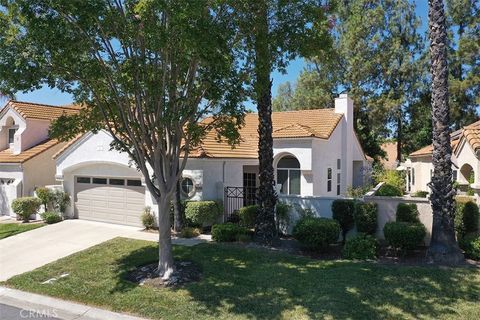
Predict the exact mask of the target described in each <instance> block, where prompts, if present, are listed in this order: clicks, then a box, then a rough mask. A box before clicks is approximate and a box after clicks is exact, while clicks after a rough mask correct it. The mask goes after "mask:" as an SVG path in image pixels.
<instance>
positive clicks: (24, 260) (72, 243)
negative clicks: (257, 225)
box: [0, 220, 208, 281]
mask: <svg viewBox="0 0 480 320" xmlns="http://www.w3.org/2000/svg"><path fill="white" fill-rule="evenodd" d="M116 237H126V238H134V239H140V240H149V241H157V239H158V235H157V233H148V232H143V231H141V229H139V228H135V227H128V226H120V225H114V224H108V223H100V222H92V221H85V220H66V221H63V222H61V223H57V224H52V225H48V226H45V227H42V228H38V229H35V230H31V231H27V232H24V233H20V234H18V235H15V236H12V237H8V238H5V239H2V240H0V281H5V280H7V279H9V278H11V277H13V276H15V275H18V274H22V273H24V272H27V271H31V270H34V269H36V268H38V267H41V266H43V265H45V264H47V263H50V262H52V261H55V260H58V259H60V258H63V257H66V256H69V255H71V254H72V253H75V252H78V251H81V250H84V249H87V248H89V247H91V246H94V245H97V244H99V243H102V242H104V241H107V240H110V239H113V238H116ZM207 240H208V239H198V238H197V239H177V240H174V241H173V243H176V244H180V245H195V244H197V243H199V242H203V241H207Z"/></svg>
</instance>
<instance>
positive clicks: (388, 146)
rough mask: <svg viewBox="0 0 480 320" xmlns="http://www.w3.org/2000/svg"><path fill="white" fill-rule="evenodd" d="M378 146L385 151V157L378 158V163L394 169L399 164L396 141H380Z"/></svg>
mask: <svg viewBox="0 0 480 320" xmlns="http://www.w3.org/2000/svg"><path fill="white" fill-rule="evenodd" d="M380 148H381V149H382V150H383V151H384V152H385V158H382V159H380V163H381V164H382V165H383V167H384V168H385V169H388V170H395V169H396V168H397V167H398V165H399V164H398V162H397V142H395V141H394V142H385V143H382V145H381V146H380Z"/></svg>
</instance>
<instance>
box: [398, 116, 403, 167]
mask: <svg viewBox="0 0 480 320" xmlns="http://www.w3.org/2000/svg"><path fill="white" fill-rule="evenodd" d="M400 108H401V107H400ZM402 139H403V123H402V112H401V111H399V112H398V116H397V162H398V165H400V163H402V147H403V145H402Z"/></svg>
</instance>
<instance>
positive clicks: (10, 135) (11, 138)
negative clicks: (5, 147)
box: [8, 128, 17, 143]
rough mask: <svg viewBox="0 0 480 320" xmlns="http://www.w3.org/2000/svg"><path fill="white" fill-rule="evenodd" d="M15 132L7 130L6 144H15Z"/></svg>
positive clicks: (14, 129)
mask: <svg viewBox="0 0 480 320" xmlns="http://www.w3.org/2000/svg"><path fill="white" fill-rule="evenodd" d="M15 132H17V129H16V128H10V129H8V143H14V142H15Z"/></svg>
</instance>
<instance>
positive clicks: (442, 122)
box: [427, 0, 464, 264]
mask: <svg viewBox="0 0 480 320" xmlns="http://www.w3.org/2000/svg"><path fill="white" fill-rule="evenodd" d="M428 3H429V11H428V17H429V31H430V33H429V34H430V59H431V72H432V123H433V156H432V161H433V168H434V170H433V177H432V181H431V183H430V187H431V189H432V194H431V197H430V200H431V202H432V210H433V226H432V240H431V242H430V247H429V249H428V251H427V261H428V262H430V263H439V264H458V263H460V262H461V261H463V259H464V258H463V254H462V252H461V250H460V248H459V247H458V244H457V242H456V239H455V228H454V218H455V189H454V188H453V184H452V161H451V156H452V147H451V144H450V127H449V125H450V113H449V107H448V64H447V31H446V24H445V10H444V7H443V0H429V1H428Z"/></svg>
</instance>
